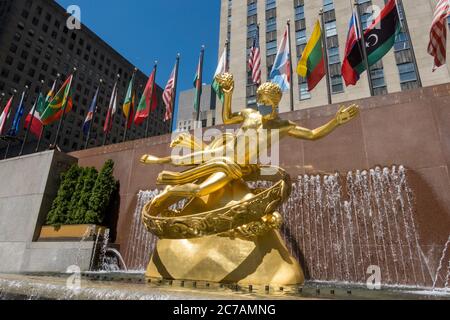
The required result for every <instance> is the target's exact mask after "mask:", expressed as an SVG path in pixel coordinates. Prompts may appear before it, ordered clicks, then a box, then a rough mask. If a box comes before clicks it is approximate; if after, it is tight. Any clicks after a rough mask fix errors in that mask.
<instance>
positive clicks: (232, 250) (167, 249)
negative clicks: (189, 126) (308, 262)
mask: <svg viewBox="0 0 450 320" xmlns="http://www.w3.org/2000/svg"><path fill="white" fill-rule="evenodd" d="M216 80H217V82H218V83H219V84H220V87H221V88H222V91H223V95H224V98H223V114H222V117H223V122H224V124H226V125H230V124H240V125H241V126H240V129H239V130H238V131H237V132H236V133H234V134H229V133H228V134H223V135H222V137H220V138H218V139H215V140H214V141H213V142H212V143H210V144H209V145H206V144H204V143H203V142H202V141H198V140H196V138H195V137H193V136H191V135H189V134H186V133H184V134H181V135H179V136H178V138H177V139H175V140H174V141H173V142H172V143H171V147H172V148H175V147H185V148H190V149H192V150H193V151H192V152H191V153H190V154H188V155H184V156H178V155H177V156H168V157H165V158H158V157H154V156H151V155H144V156H143V157H142V159H141V162H142V163H144V164H171V165H174V166H177V167H184V168H186V169H185V170H184V171H182V172H171V171H163V172H162V173H161V174H160V175H159V177H158V180H157V182H158V184H160V185H165V186H167V187H166V188H165V190H164V191H163V192H162V193H160V194H159V195H158V196H157V197H155V198H154V199H153V200H152V201H151V202H150V203H148V204H147V205H146V206H145V208H144V210H143V222H144V224H145V226H146V227H147V229H148V230H149V231H150V232H151V233H153V234H154V235H156V236H157V237H158V238H159V241H158V244H157V247H156V249H155V252H154V253H153V255H152V257H151V261H150V264H149V266H148V269H147V273H146V276H147V277H149V278H156V279H158V278H159V279H161V278H163V279H171V280H186V281H205V282H213V283H223V284H238V285H252V286H267V285H268V286H290V285H299V284H302V283H303V282H304V274H303V271H302V268H301V267H300V265H299V263H298V262H297V260H296V259H295V258H294V257H292V255H291V254H290V253H289V251H288V249H287V247H286V245H285V244H284V241H283V239H282V237H281V235H280V232H279V229H280V227H281V226H282V224H283V219H282V216H281V215H280V213H278V211H277V210H278V208H279V207H280V206H281V205H282V204H283V202H284V201H286V200H287V199H288V197H289V196H290V192H291V181H290V178H289V175H288V174H286V172H285V171H284V170H283V169H281V168H279V167H276V166H268V165H261V164H258V162H253V161H251V160H252V159H255V157H256V158H257V157H258V155H259V153H260V152H262V151H264V150H262V149H261V147H258V148H244V149H243V150H242V149H239V150H238V151H237V152H231V153H230V152H228V151H229V150H230V149H233V148H235V147H236V145H238V144H239V143H238V142H239V139H240V138H242V136H245V135H246V134H247V133H249V132H252V134H256V135H258V136H260V138H261V137H262V139H263V140H264V139H265V140H264V141H263V142H265V145H266V147H265V148H266V149H270V147H271V145H272V144H273V142H274V141H272V140H273V139H274V138H273V136H272V134H270V133H269V134H266V135H265V134H263V132H267V131H268V132H275V131H276V136H277V137H278V138H279V139H280V140H281V139H283V138H286V137H293V138H298V139H304V140H317V139H320V138H323V137H325V136H326V135H328V134H330V133H331V132H332V131H333V130H334V129H336V128H337V127H339V126H340V125H343V124H345V123H347V122H348V121H350V120H351V119H353V118H355V117H356V116H357V115H358V112H359V108H358V107H357V106H355V105H352V106H350V107H347V108H346V107H342V108H340V109H339V111H338V113H337V115H336V116H335V117H334V118H333V119H332V120H331V121H330V122H328V123H327V124H325V125H323V126H321V127H319V128H317V129H315V130H309V129H306V128H302V127H299V126H298V125H297V124H296V123H294V122H291V121H286V120H282V119H281V118H280V117H279V116H278V112H277V107H278V105H279V103H280V101H281V98H282V92H281V90H280V87H279V86H278V85H276V84H273V83H265V84H262V85H261V86H260V87H259V88H258V91H257V102H258V104H260V105H265V106H271V107H272V112H271V113H270V114H267V115H262V114H261V113H260V112H259V111H257V110H254V109H244V110H242V111H240V112H235V113H234V112H233V111H232V103H231V101H232V96H233V91H234V79H233V76H232V75H231V74H222V75H219V76H217V78H216ZM265 151H267V150H265ZM242 153H243V154H242ZM242 159H244V161H242ZM268 169H271V172H272V173H273V174H271V175H266V174H263V172H264V170H268ZM259 181H268V182H269V183H271V185H272V186H271V187H270V188H268V189H262V188H258V187H250V185H251V183H252V182H259ZM183 200H184V205H183V206H182V209H180V210H176V209H174V208H175V207H176V206H175V205H176V204H179V203H180V201H183Z"/></svg>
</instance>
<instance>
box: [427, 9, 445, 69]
mask: <svg viewBox="0 0 450 320" xmlns="http://www.w3.org/2000/svg"><path fill="white" fill-rule="evenodd" d="M449 10H450V2H449V0H440V1H439V2H438V4H437V6H436V9H435V12H434V17H433V22H432V24H431V30H430V43H429V44H428V53H429V54H430V55H431V56H433V57H434V64H433V72H434V71H435V70H436V69H437V68H439V67H441V66H443V65H444V64H445V63H446V61H447V17H448V16H449V14H450V12H449Z"/></svg>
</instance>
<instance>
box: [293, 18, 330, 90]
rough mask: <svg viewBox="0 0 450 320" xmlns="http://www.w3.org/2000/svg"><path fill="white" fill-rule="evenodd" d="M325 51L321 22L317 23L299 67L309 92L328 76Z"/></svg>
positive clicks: (298, 71)
mask: <svg viewBox="0 0 450 320" xmlns="http://www.w3.org/2000/svg"><path fill="white" fill-rule="evenodd" d="M323 51H324V50H323V45H322V29H321V27H320V22H319V21H317V22H316V25H315V26H314V31H313V33H312V35H311V39H309V41H308V44H307V45H306V47H305V50H303V54H302V58H301V59H300V62H299V63H298V66H297V73H298V74H299V75H300V76H302V77H303V78H306V79H307V81H308V90H309V91H311V90H313V89H314V88H315V87H316V86H317V84H318V83H319V82H320V80H322V79H323V77H324V76H325V75H326V71H325V59H324V55H323V53H324V52H323Z"/></svg>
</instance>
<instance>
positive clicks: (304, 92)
mask: <svg viewBox="0 0 450 320" xmlns="http://www.w3.org/2000/svg"><path fill="white" fill-rule="evenodd" d="M308 99H311V93H310V92H309V91H308V84H307V83H306V82H304V83H301V84H300V100H308Z"/></svg>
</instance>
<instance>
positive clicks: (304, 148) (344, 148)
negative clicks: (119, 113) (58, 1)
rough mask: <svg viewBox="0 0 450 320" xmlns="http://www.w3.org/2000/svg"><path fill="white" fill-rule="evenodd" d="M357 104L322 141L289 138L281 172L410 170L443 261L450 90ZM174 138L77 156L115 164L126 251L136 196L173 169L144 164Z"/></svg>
mask: <svg viewBox="0 0 450 320" xmlns="http://www.w3.org/2000/svg"><path fill="white" fill-rule="evenodd" d="M350 103H356V104H358V105H359V106H360V107H361V116H360V117H358V118H357V119H356V120H355V121H352V122H351V123H350V124H348V125H346V126H344V127H342V128H339V129H338V130H337V131H336V132H334V133H333V134H331V135H330V136H329V137H327V138H325V139H323V140H320V141H316V142H310V141H299V140H294V139H292V138H289V139H286V140H284V141H283V142H282V143H281V145H280V154H281V166H282V167H284V168H285V169H286V170H287V171H288V172H289V173H290V174H291V175H292V176H297V175H300V174H309V173H333V172H336V171H338V172H340V173H344V174H345V173H346V172H347V171H352V170H363V169H369V168H373V167H376V166H382V167H384V166H392V165H404V166H405V167H407V168H408V169H409V173H408V175H409V180H410V184H411V185H412V189H413V191H414V195H415V199H416V217H415V218H416V221H417V225H418V233H419V237H420V242H421V243H420V244H421V247H422V249H423V251H424V252H425V253H426V254H427V256H429V257H432V259H431V260H433V261H436V260H439V257H440V255H441V252H442V249H443V246H444V244H445V242H446V240H447V238H448V236H449V234H450V179H449V164H450V84H446V85H440V86H434V87H428V88H424V89H419V90H414V91H410V92H404V93H396V94H390V95H386V96H383V97H374V98H368V99H363V100H358V101H353V102H349V103H347V105H348V104H350ZM337 109H338V106H337V105H331V106H324V107H319V108H313V109H310V110H302V111H296V112H291V113H288V114H283V115H282V117H283V118H287V119H290V120H292V121H295V122H297V123H298V124H299V125H301V126H305V127H308V128H314V127H317V126H320V125H322V124H323V123H325V122H327V121H328V120H329V119H330V118H331V117H332V116H333V115H334V114H335V112H336V111H337ZM219 128H220V129H223V127H219ZM169 140H170V136H162V137H154V138H149V139H145V140H139V141H135V142H129V143H124V144H118V145H114V146H107V147H103V148H96V149H91V150H86V151H80V152H75V153H72V154H71V155H72V156H75V157H77V158H79V163H80V165H82V166H96V167H100V166H101V165H102V164H103V163H104V162H105V160H107V159H112V160H114V161H115V163H116V167H115V175H116V177H117V179H119V180H120V184H121V186H120V214H119V221H118V235H117V239H116V242H117V244H119V245H120V247H121V248H122V250H123V248H125V247H126V243H127V241H128V237H129V230H130V227H131V219H132V216H133V213H134V210H135V207H136V201H137V196H136V195H137V193H138V192H139V190H148V189H153V188H155V179H156V176H157V174H158V173H159V172H160V171H162V170H163V169H170V168H169V167H167V166H145V165H141V164H140V163H139V159H140V157H141V156H142V155H143V154H145V153H150V154H153V155H156V156H166V155H168V154H169V152H170V149H169V146H168V145H169ZM123 253H124V252H123ZM124 256H126V253H124ZM433 263H435V262H433ZM433 267H434V266H433Z"/></svg>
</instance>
